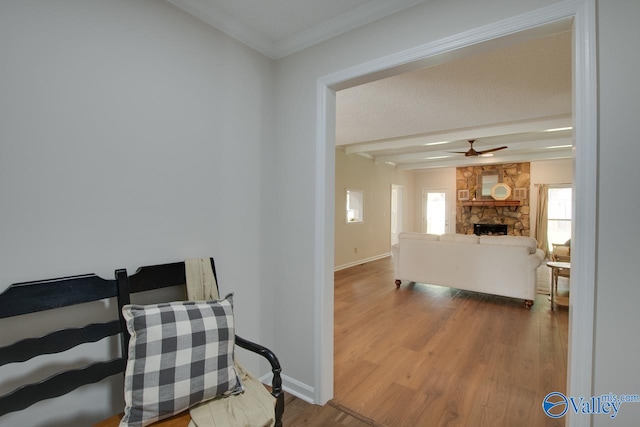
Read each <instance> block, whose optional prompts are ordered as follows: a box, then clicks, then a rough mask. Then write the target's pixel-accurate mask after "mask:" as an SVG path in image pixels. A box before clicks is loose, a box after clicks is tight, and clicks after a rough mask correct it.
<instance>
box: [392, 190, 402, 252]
mask: <svg viewBox="0 0 640 427" xmlns="http://www.w3.org/2000/svg"><path fill="white" fill-rule="evenodd" d="M398 189H399V194H400V201H399V202H398V207H397V210H398V213H397V214H396V215H397V217H396V219H397V221H396V223H397V224H396V228H397V230H398V233H397V234H400V233H402V231H403V228H404V219H403V216H404V186H402V185H400V184H391V206H390V208H389V221H390V222H391V224H390V227H389V229H390V230H393V214H392V212H393V190H398ZM389 239H390V241H391V244H392V245H393V235H392V234H391V235H390V236H389Z"/></svg>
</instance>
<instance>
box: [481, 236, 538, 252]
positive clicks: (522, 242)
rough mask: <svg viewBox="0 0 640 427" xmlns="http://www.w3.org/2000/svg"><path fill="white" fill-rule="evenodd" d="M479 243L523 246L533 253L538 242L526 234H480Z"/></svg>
mask: <svg viewBox="0 0 640 427" xmlns="http://www.w3.org/2000/svg"><path fill="white" fill-rule="evenodd" d="M480 244H481V245H497V246H525V247H527V248H529V253H530V254H535V253H536V249H538V242H537V241H536V239H534V238H533V237H527V236H480Z"/></svg>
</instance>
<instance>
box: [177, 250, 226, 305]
mask: <svg viewBox="0 0 640 427" xmlns="http://www.w3.org/2000/svg"><path fill="white" fill-rule="evenodd" d="M185 275H186V277H187V299H188V300H189V301H210V300H215V299H219V294H218V284H217V283H216V278H215V277H214V276H213V270H212V269H211V260H210V259H209V258H190V259H187V260H186V261H185Z"/></svg>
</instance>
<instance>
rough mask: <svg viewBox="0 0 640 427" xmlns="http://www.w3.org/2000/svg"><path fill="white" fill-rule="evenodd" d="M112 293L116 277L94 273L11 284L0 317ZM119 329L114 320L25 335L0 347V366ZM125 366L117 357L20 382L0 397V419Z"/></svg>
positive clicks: (1, 302) (2, 296)
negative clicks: (37, 379)
mask: <svg viewBox="0 0 640 427" xmlns="http://www.w3.org/2000/svg"><path fill="white" fill-rule="evenodd" d="M117 296H118V291H117V283H116V281H115V280H105V279H102V278H100V277H98V276H96V275H95V274H86V275H82V276H73V277H65V278H60V279H50V280H41V281H35V282H25V283H16V284H13V285H11V286H10V287H8V288H7V289H6V290H5V291H4V292H3V293H2V294H0V319H7V318H10V317H13V316H21V315H27V314H30V313H39V312H45V311H49V310H53V309H58V308H63V307H69V306H73V305H76V304H82V303H89V302H92V301H98V300H102V299H105V298H114V297H117ZM111 317H112V318H113V317H114V316H113V315H112V316H111ZM120 332H121V323H120V321H119V320H118V319H115V318H114V319H113V320H111V321H108V322H103V323H91V324H86V323H84V324H80V325H78V326H77V327H75V328H67V329H63V330H59V331H56V332H52V333H49V334H47V335H45V336H42V337H28V338H25V339H23V340H21V341H19V342H16V343H14V344H11V345H8V346H6V347H2V348H0V366H3V365H6V364H10V363H21V362H25V361H28V360H30V359H32V358H34V357H36V356H39V355H42V354H54V353H61V352H64V351H67V350H70V349H73V348H74V347H76V346H78V345H80V344H83V343H90V342H97V341H99V340H101V339H103V338H107V337H110V336H115V335H117V334H119V333H120ZM124 367H125V360H124V359H123V358H122V357H118V358H114V359H112V360H104V361H98V362H94V363H90V364H88V365H85V366H84V367H81V368H77V369H69V370H66V371H62V372H58V373H57V374H55V375H53V376H51V377H49V378H48V379H46V380H44V381H41V382H37V383H29V384H23V385H22V386H21V387H18V388H16V389H15V390H13V391H11V392H9V393H7V394H5V395H3V396H0V417H1V416H3V415H5V414H8V413H10V412H14V411H20V410H23V409H25V408H28V407H29V406H31V405H33V404H34V403H36V402H40V401H42V400H45V399H49V398H53V397H58V396H62V395H64V394H67V393H69V392H71V391H73V390H75V389H76V388H78V387H80V386H82V385H87V384H93V383H96V382H98V381H101V380H103V379H104V378H107V377H109V376H111V375H115V374H118V373H121V372H123V371H124ZM0 421H1V420H0Z"/></svg>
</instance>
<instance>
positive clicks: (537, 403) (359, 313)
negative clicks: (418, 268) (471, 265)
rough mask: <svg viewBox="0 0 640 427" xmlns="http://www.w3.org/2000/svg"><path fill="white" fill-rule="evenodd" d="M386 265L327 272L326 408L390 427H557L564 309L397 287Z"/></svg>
mask: <svg viewBox="0 0 640 427" xmlns="http://www.w3.org/2000/svg"><path fill="white" fill-rule="evenodd" d="M393 280H394V277H393V266H392V261H391V258H385V259H382V260H379V261H375V262H371V263H368V264H364V265H361V266H356V267H352V268H349V269H346V270H342V271H339V272H336V273H335V319H334V322H335V360H334V363H335V380H334V382H335V392H334V394H335V398H334V402H335V403H336V404H338V405H342V406H344V407H346V408H349V409H350V410H352V411H355V412H356V413H359V414H362V415H363V416H365V417H368V418H371V419H372V420H375V421H376V422H378V423H380V424H383V425H387V426H392V427H397V426H411V427H416V426H421V427H429V426H494V427H495V426H524V425H526V426H561V425H564V421H563V420H562V419H560V420H553V419H551V418H549V417H547V416H546V415H545V414H544V412H543V411H542V399H543V398H544V396H546V394H547V393H549V392H552V391H559V392H563V393H564V392H565V388H566V366H567V340H568V336H567V335H568V313H567V310H566V309H562V308H560V309H556V310H555V311H551V310H550V307H549V301H548V300H547V297H546V296H544V295H538V296H537V298H536V301H535V304H534V306H533V307H532V308H531V309H530V310H527V309H525V308H524V306H523V301H521V300H516V299H510V298H502V297H495V296H489V295H484V294H479V293H472V292H465V291H460V290H456V289H451V288H446V287H439V286H434V285H425V284H409V283H407V282H403V284H402V286H401V287H400V289H398V290H396V287H395V285H394V283H393Z"/></svg>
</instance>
